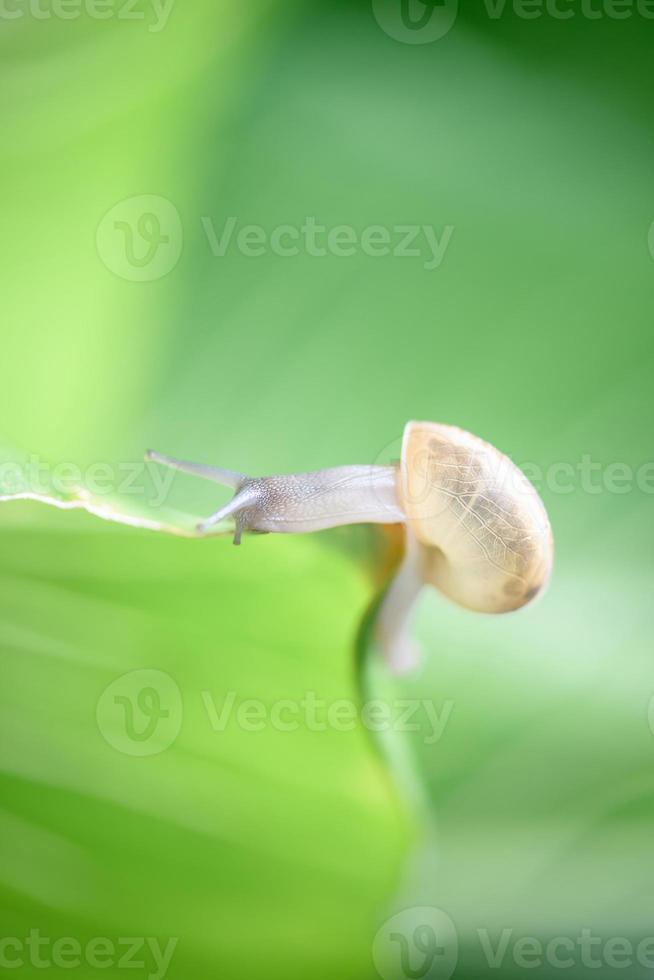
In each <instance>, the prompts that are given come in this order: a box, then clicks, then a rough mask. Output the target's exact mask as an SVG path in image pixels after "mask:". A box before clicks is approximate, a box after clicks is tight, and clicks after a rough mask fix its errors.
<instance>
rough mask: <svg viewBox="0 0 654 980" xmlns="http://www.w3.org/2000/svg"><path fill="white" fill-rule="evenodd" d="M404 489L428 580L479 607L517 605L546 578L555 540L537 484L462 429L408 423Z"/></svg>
mask: <svg viewBox="0 0 654 980" xmlns="http://www.w3.org/2000/svg"><path fill="white" fill-rule="evenodd" d="M399 493H400V497H401V504H402V508H403V510H404V512H405V514H406V518H407V527H408V529H409V531H410V532H413V534H414V535H415V537H416V538H417V540H418V542H419V543H420V545H421V551H420V560H421V562H422V564H423V574H424V577H425V580H426V581H428V582H430V583H431V584H432V585H434V586H435V587H436V588H437V589H439V590H440V591H441V592H443V593H444V594H445V595H446V596H448V598H450V599H452V600H453V601H454V602H457V603H458V604H459V605H461V606H465V607H466V608H468V609H473V610H476V611H477V612H488V613H500V612H510V611H511V610H513V609H519V608H520V606H523V605H525V603H527V602H529V601H530V600H531V599H533V598H534V597H535V596H536V595H537V594H538V593H539V592H540V591H541V590H542V589H543V588H544V586H545V585H546V584H547V582H548V580H549V577H550V573H551V570H552V563H553V541H552V531H551V528H550V523H549V520H548V517H547V512H546V510H545V507H544V505H543V502H542V500H541V499H540V497H539V495H538V493H537V491H536V489H535V488H534V487H533V486H532V484H531V483H530V482H529V480H528V479H527V478H526V477H525V475H524V474H523V473H522V472H521V470H520V469H518V467H517V466H515V464H514V463H512V462H511V460H510V459H509V458H508V457H507V456H505V455H504V454H503V453H500V452H499V451H498V450H497V449H495V448H494V447H493V446H491V445H489V444H488V443H487V442H484V441H483V440H482V439H479V438H478V437H477V436H474V435H472V434H471V433H469V432H466V431H464V430H463V429H458V428H456V427H455V426H451V425H439V424H437V423H435V422H409V423H408V424H407V426H406V428H405V430H404V440H403V447H402V463H401V470H400V486H399Z"/></svg>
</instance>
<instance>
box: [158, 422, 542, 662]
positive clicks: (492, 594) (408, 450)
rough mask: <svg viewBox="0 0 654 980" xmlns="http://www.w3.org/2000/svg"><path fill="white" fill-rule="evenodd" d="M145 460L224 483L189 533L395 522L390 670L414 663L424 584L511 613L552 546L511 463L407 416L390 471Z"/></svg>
mask: <svg viewBox="0 0 654 980" xmlns="http://www.w3.org/2000/svg"><path fill="white" fill-rule="evenodd" d="M146 458H147V459H149V460H152V461H154V462H158V463H162V464H164V465H166V466H172V467H173V468H175V469H178V470H182V471H184V472H187V473H192V474H195V475H196V476H201V477H205V478H207V479H209V480H213V481H215V482H216V483H220V484H222V485H224V486H228V487H232V488H233V489H234V490H235V495H234V497H233V498H232V500H231V501H230V502H229V503H227V504H226V505H225V506H224V507H221V508H220V509H219V510H218V511H216V513H215V514H212V515H211V516H210V517H208V518H207V519H206V520H204V521H203V522H202V523H201V524H199V525H198V527H197V531H198V533H200V534H205V533H207V532H208V531H209V530H210V529H211V528H213V527H215V526H216V525H217V524H218V523H220V522H222V521H224V520H225V519H226V518H230V519H231V521H233V524H234V528H235V535H234V543H235V544H239V543H240V540H241V535H242V533H243V532H244V531H253V532H277V533H279V534H306V533H309V532H312V531H320V530H324V529H326V528H332V527H337V526H339V525H343V524H359V523H373V524H401V525H404V528H405V540H406V545H405V553H404V557H403V560H402V563H401V565H400V567H399V569H398V572H397V574H396V575H395V578H394V579H393V581H392V582H391V584H390V585H389V587H388V589H387V591H386V593H385V596H384V598H383V600H382V602H381V605H380V607H379V610H378V613H377V623H376V631H377V640H378V642H379V645H380V646H381V648H382V651H383V652H384V654H385V656H386V658H387V660H388V662H389V664H390V665H391V667H393V668H394V669H395V670H397V671H398V672H399V671H402V670H404V669H407V668H408V667H410V666H411V665H412V664H413V663H414V662H415V655H416V651H415V648H414V647H413V644H412V643H411V640H410V635H409V628H408V627H409V619H410V613H411V610H412V608H413V606H414V603H415V600H416V598H417V597H418V595H419V594H420V592H421V591H422V589H423V587H424V586H426V585H431V586H434V587H435V588H436V589H438V590H439V591H440V592H441V593H443V594H444V595H445V596H447V598H449V599H451V600H453V601H454V602H455V603H457V604H458V605H460V606H463V607H465V608H467V609H470V610H474V611H476V612H485V613H503V612H510V611H512V610H515V609H519V608H520V607H521V606H524V605H525V604H526V603H528V602H529V601H530V600H531V599H533V598H534V597H535V596H536V595H537V594H538V593H539V592H540V591H541V590H542V589H543V588H544V586H545V585H546V584H547V582H548V579H549V576H550V573H551V569H552V561H553V541H552V532H551V528H550V523H549V520H548V517H547V512H546V510H545V507H544V505H543V503H542V501H541V499H540V497H539V495H538V493H537V491H536V489H535V488H534V487H533V486H532V484H531V483H530V482H529V481H528V480H527V478H526V477H525V476H524V474H523V473H522V472H521V470H520V469H519V468H518V467H517V466H516V465H515V464H514V463H513V462H512V461H511V460H510V459H509V458H508V457H507V456H505V455H504V454H503V453H501V452H499V450H497V449H495V448H494V447H493V446H491V445H490V444H489V443H487V442H484V441H483V440H482V439H480V438H478V437H477V436H474V435H472V434H471V433H470V432H466V431H465V430H463V429H459V428H456V427H455V426H451V425H444V424H439V423H435V422H409V423H407V425H406V427H405V429H404V435H403V441H402V451H401V459H400V462H399V465H398V466H337V467H333V468H329V469H324V470H318V471H316V472H312V473H297V474H290V475H287V476H266V477H260V478H251V477H247V476H244V475H243V474H241V473H235V472H233V471H232V470H225V469H221V468H218V467H213V466H204V465H202V464H198V463H188V462H184V461H183V460H177V459H173V458H172V457H169V456H162V455H161V454H159V453H154V452H148V453H147V454H146Z"/></svg>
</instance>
